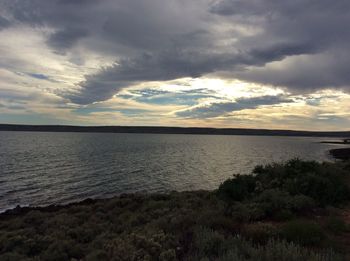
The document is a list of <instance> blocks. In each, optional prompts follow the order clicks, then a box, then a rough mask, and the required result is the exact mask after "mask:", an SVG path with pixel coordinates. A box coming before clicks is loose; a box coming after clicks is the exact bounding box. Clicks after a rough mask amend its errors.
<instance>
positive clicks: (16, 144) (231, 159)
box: [0, 132, 334, 211]
mask: <svg viewBox="0 0 350 261" xmlns="http://www.w3.org/2000/svg"><path fill="white" fill-rule="evenodd" d="M321 140H324V139H323V138H304V137H260V136H210V135H169V134H102V133H41V132H0V211H4V210H5V209H8V208H12V207H14V206H16V205H18V204H19V205H22V206H23V205H33V206H38V205H48V204H53V203H55V204H56V203H68V202H73V201H79V200H82V199H85V198H87V197H94V198H95V197H110V196H113V195H116V194H120V193H124V192H136V191H142V192H146V191H147V192H165V191H170V190H196V189H214V188H216V187H217V186H218V185H219V184H220V183H221V182H222V181H224V180H225V179H227V178H229V177H231V176H232V174H234V173H249V172H250V171H251V170H252V169H253V167H254V166H255V165H256V164H263V163H270V162H272V161H283V160H287V159H290V158H293V157H299V158H302V159H314V160H319V161H321V160H327V159H328V160H329V159H330V158H329V156H328V152H327V151H328V150H329V149H330V148H332V147H334V145H330V144H321V143H319V141H321Z"/></svg>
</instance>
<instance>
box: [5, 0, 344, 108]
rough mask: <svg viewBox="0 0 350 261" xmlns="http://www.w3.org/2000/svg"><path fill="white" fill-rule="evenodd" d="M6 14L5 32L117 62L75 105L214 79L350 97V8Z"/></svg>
mask: <svg viewBox="0 0 350 261" xmlns="http://www.w3.org/2000/svg"><path fill="white" fill-rule="evenodd" d="M0 7H1V9H3V10H5V13H6V18H4V17H3V16H0V28H2V27H7V28H8V27H10V26H11V25H19V24H25V25H29V26H32V27H38V28H40V27H48V28H51V29H52V33H51V34H50V35H49V36H48V39H47V44H48V46H50V47H51V48H52V49H53V50H54V51H56V52H57V53H60V54H62V55H65V54H66V52H69V51H70V50H71V49H72V48H76V47H77V46H78V45H81V46H83V47H84V48H85V50H91V51H93V52H97V53H99V54H101V55H106V56H108V57H112V58H114V59H115V61H116V62H115V64H114V65H112V66H110V67H107V68H101V70H100V71H99V72H98V73H96V74H94V75H86V77H85V81H83V82H81V83H80V84H79V87H80V88H79V91H78V92H76V93H62V94H61V95H62V96H64V97H65V98H69V99H70V100H71V101H72V102H74V103H79V104H89V103H92V102H96V101H102V100H106V99H108V98H110V97H111V96H113V95H114V94H115V93H117V92H118V91H119V90H120V89H122V88H125V87H128V86H130V85H132V84H135V83H139V82H143V81H163V80H172V79H177V78H181V77H200V76H203V75H206V74H209V73H212V74H213V73H214V74H215V73H220V74H221V75H225V77H229V78H239V79H243V80H247V81H253V82H257V83H264V84H272V85H277V86H285V87H288V88H289V90H290V91H292V92H307V91H314V90H318V89H322V88H341V89H344V90H347V91H348V90H349V89H350V87H349V86H350V84H349V83H350V74H349V73H348V68H350V57H349V47H348V42H349V40H350V31H349V30H348V28H347V27H348V26H347V25H348V24H350V14H349V12H348V10H350V2H349V1H348V0H338V1H330V0H295V1H278V0H219V1H216V2H214V3H213V2H212V1H210V0H201V1H188V0H169V1H163V0H137V1H136V0H134V1H130V0H118V1H113V0H101V1H93V0H79V1H77V0H71V1H69V0H53V1H45V0H4V1H2V2H1V3H0ZM274 61H277V62H280V64H279V65H278V66H272V65H271V62H274Z"/></svg>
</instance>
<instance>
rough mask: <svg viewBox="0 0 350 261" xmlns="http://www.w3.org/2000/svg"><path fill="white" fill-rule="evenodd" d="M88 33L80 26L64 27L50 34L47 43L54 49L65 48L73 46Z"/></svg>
mask: <svg viewBox="0 0 350 261" xmlns="http://www.w3.org/2000/svg"><path fill="white" fill-rule="evenodd" d="M87 35H88V32H87V30H85V29H81V28H66V29H64V30H62V31H57V32H55V33H53V34H51V35H50V37H49V39H48V41H47V42H48V44H49V45H51V46H52V47H53V48H55V49H56V50H62V51H64V50H67V49H69V48H71V47H72V46H74V45H75V44H76V43H77V42H78V40H79V39H81V38H83V37H86V36H87Z"/></svg>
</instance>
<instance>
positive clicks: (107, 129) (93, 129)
mask: <svg viewBox="0 0 350 261" xmlns="http://www.w3.org/2000/svg"><path fill="white" fill-rule="evenodd" d="M0 131H32V132H87V133H149V134H196V135H252V136H296V137H336V138H346V137H350V131H297V130H272V129H244V128H200V127H151V126H71V125H18V124H0Z"/></svg>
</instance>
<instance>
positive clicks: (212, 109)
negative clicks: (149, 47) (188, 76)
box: [177, 95, 293, 119]
mask: <svg viewBox="0 0 350 261" xmlns="http://www.w3.org/2000/svg"><path fill="white" fill-rule="evenodd" d="M289 102H293V100H291V99H288V98H284V97H282V96H269V95H267V96H261V97H254V98H240V99H237V100H236V101H235V102H216V103H211V104H209V105H208V106H200V107H195V108H192V109H189V110H185V111H181V112H178V113H177V116H180V117H186V118H200V119H202V118H214V117H218V116H222V115H225V114H227V113H230V112H234V111H241V110H246V109H256V108H258V107H260V106H264V105H278V104H281V103H289Z"/></svg>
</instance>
